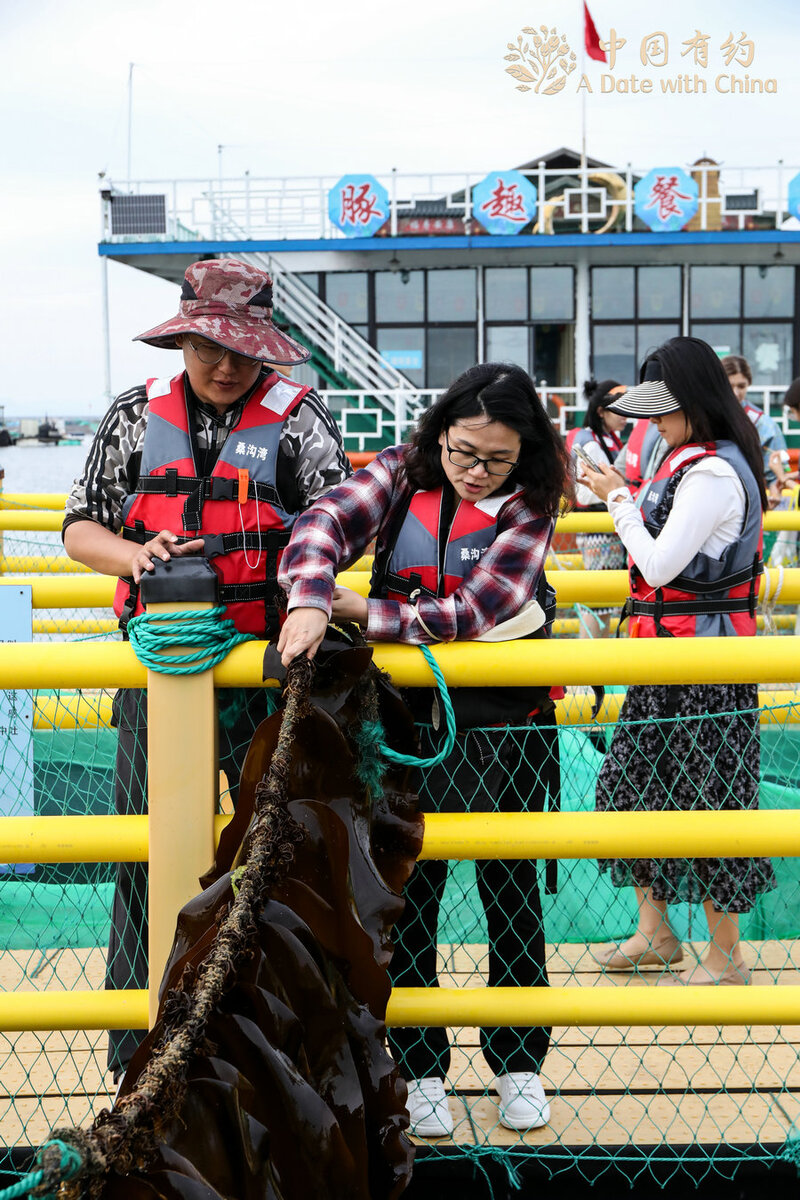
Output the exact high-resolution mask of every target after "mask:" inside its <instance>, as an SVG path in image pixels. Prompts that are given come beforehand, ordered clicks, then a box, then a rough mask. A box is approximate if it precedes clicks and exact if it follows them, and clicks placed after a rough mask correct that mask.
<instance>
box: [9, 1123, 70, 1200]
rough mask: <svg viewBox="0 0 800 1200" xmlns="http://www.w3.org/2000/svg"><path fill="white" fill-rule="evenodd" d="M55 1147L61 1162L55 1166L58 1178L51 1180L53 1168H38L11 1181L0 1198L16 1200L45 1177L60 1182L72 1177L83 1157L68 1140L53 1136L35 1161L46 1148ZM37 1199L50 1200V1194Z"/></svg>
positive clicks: (33, 1189) (39, 1183) (36, 1186)
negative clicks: (13, 1181)
mask: <svg viewBox="0 0 800 1200" xmlns="http://www.w3.org/2000/svg"><path fill="white" fill-rule="evenodd" d="M51 1149H56V1150H58V1152H59V1154H60V1155H61V1162H60V1163H58V1164H57V1166H56V1172H57V1174H58V1175H59V1177H60V1178H59V1179H58V1180H55V1181H53V1179H52V1177H53V1168H52V1167H51V1168H50V1169H49V1170H44V1169H42V1168H40V1169H39V1170H38V1171H31V1172H29V1174H27V1175H23V1176H22V1178H21V1179H18V1180H17V1182H16V1183H12V1184H11V1186H10V1187H7V1188H4V1189H3V1190H2V1191H1V1192H0V1200H18V1197H23V1196H28V1195H29V1194H30V1193H31V1192H33V1191H35V1189H36V1188H38V1187H41V1185H42V1184H43V1183H44V1181H45V1180H46V1179H50V1180H51V1181H52V1182H56V1183H62V1182H64V1181H65V1180H67V1179H74V1178H75V1176H76V1175H77V1174H78V1172H79V1171H80V1169H81V1167H82V1166H83V1158H82V1156H81V1154H80V1152H79V1151H78V1150H77V1149H76V1147H75V1146H70V1145H69V1143H68V1142H62V1141H59V1139H58V1138H53V1139H52V1140H51V1141H49V1142H46V1143H45V1145H44V1146H42V1148H41V1150H40V1151H39V1153H38V1154H37V1155H36V1161H37V1162H41V1161H42V1158H43V1156H44V1154H45V1152H46V1151H47V1150H51ZM37 1200H51V1197H50V1196H43V1197H38V1198H37Z"/></svg>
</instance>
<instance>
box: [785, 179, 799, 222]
mask: <svg viewBox="0 0 800 1200" xmlns="http://www.w3.org/2000/svg"><path fill="white" fill-rule="evenodd" d="M788 199H789V214H790V216H792V217H796V218H797V220H798V221H800V175H795V177H794V179H790V180H789V198H788Z"/></svg>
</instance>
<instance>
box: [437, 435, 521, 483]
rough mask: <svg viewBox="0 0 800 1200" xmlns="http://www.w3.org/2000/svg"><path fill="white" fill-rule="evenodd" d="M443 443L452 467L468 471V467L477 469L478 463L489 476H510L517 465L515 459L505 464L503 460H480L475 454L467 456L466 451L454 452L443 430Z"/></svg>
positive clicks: (517, 461) (517, 460)
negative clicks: (463, 468)
mask: <svg viewBox="0 0 800 1200" xmlns="http://www.w3.org/2000/svg"><path fill="white" fill-rule="evenodd" d="M444 441H445V445H446V446H447V457H448V458H449V459H450V462H451V463H452V464H453V466H454V467H465V468H467V469H469V467H477V466H478V464H479V463H480V465H481V466H482V467H483V468H484V470H485V471H486V472H487V474H489V475H510V474H511V472H512V471H513V470H514V468H515V467H516V466H517V465H518V463H519V459H515V461H514V462H507V461H506V459H504V458H481V457H480V456H479V455H477V454H469V453H468V452H467V451H466V450H454V449H453V447H452V446H451V445H450V438H449V437H448V436H447V430H445V434H444Z"/></svg>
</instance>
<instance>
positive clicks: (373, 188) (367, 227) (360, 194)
mask: <svg viewBox="0 0 800 1200" xmlns="http://www.w3.org/2000/svg"><path fill="white" fill-rule="evenodd" d="M328 216H329V217H330V219H331V221H332V222H333V224H334V225H335V226H336V227H337V229H341V231H342V233H343V234H344V235H345V237H373V236H374V234H376V233H377V232H378V230H379V229H380V227H381V226H382V225H385V224H386V222H387V221H388V220H389V193H388V192H387V191H386V188H385V187H384V186H383V185H382V184H380V183H378V181H377V179H376V178H375V177H374V176H373V175H343V176H342V178H341V179H340V180H339V182H338V183H337V184H334V186H333V187H332V188H331V190H330V191H329V192H328Z"/></svg>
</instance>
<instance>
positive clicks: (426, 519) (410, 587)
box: [370, 487, 555, 629]
mask: <svg viewBox="0 0 800 1200" xmlns="http://www.w3.org/2000/svg"><path fill="white" fill-rule="evenodd" d="M517 495H519V492H512V493H510V494H509V493H503V494H502V495H497V494H495V495H492V496H487V497H486V499H485V500H478V501H477V502H476V503H475V504H473V503H471V502H470V501H469V500H461V501H459V502H457V506H456V509H455V512H454V513H453V515H452V518H448V515H447V513H446V509H445V505H444V503H443V499H444V490H443V488H441V487H439V488H433V489H432V490H431V491H428V492H414V493H413V494H412V495H411V496H410V500H409V504H408V507H407V509H406V511H405V513H404V514H402V515H401V518H400V522H399V527H398V525H396V526H395V530H393V531H391V533H390V536H389V540H388V541H387V542H386V543H385V544H384V545H383V546H380V547H378V549H377V550H376V554H375V562H374V565H373V573H372V581H371V584H370V595H371V596H376V597H382V598H386V599H390V600H407V601H409V603H412V604H413V603H414V601H415V600H416V598H417V597H418V596H419V595H423V596H433V597H443V596H451V595H452V594H453V592H455V591H456V590H457V589H458V588H459V587H460V586H461V583H462V582H463V580H464V579H465V578H466V576H467V575H469V573H470V572H471V571H472V569H473V567H474V566H475V565H476V564H477V563H479V562H480V560H481V556H482V555H483V553H484V551H486V550H488V548H489V547H490V546H491V545H492V543H493V542H494V540H495V538H496V537H497V518H498V516H499V513H500V510H501V509H502V508H503V505H505V504H507V503H508V501H509V500H512V499H513V498H514V496H517ZM531 598H532V599H533V598H534V597H531ZM535 599H537V600H538V601H539V604H540V605H541V607H542V609H543V610H544V612H545V618H546V628H548V629H549V626H550V625H551V624H552V619H553V615H554V612H555V593H554V592H553V590H552V588H550V587H549V585H548V583H547V580H546V579H545V576H544V573H542V576H541V580H540V584H539V589H538V593H537V596H536V597H535Z"/></svg>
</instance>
